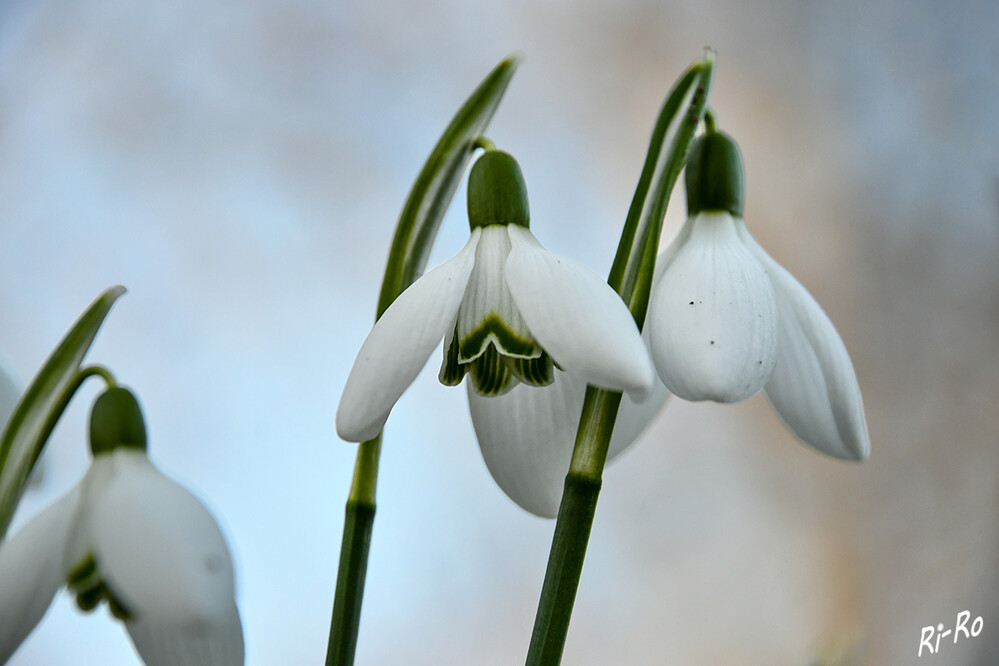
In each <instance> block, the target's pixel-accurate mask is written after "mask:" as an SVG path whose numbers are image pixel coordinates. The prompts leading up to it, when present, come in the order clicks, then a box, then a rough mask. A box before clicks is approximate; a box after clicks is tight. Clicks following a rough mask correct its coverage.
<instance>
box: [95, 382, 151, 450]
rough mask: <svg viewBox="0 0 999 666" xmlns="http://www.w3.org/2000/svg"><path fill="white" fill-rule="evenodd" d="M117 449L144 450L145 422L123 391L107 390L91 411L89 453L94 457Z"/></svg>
mask: <svg viewBox="0 0 999 666" xmlns="http://www.w3.org/2000/svg"><path fill="white" fill-rule="evenodd" d="M119 446H124V447H128V448H132V449H139V450H140V451H145V450H146V423H145V421H144V420H143V418H142V409H141V408H140V407H139V401H138V400H136V399H135V396H134V395H132V392H131V391H129V390H128V389H124V388H110V389H108V390H107V391H105V392H104V393H102V394H101V395H99V396H98V397H97V400H96V401H95V402H94V407H93V409H92V410H91V411H90V450H91V452H92V453H93V454H94V455H95V456H96V455H100V454H101V453H110V452H111V451H113V450H115V449H116V448H118V447H119Z"/></svg>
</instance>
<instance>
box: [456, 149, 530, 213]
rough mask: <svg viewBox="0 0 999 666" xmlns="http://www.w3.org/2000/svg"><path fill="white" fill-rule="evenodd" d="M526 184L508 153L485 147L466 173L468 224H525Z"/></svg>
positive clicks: (526, 211) (526, 207)
mask: <svg viewBox="0 0 999 666" xmlns="http://www.w3.org/2000/svg"><path fill="white" fill-rule="evenodd" d="M530 221H531V213H530V210H529V208H528V206H527V185H525V184H524V174H523V173H521V171H520V165H519V164H517V160H515V159H514V158H513V155H511V154H510V153H504V152H502V151H500V150H488V151H486V153H485V154H484V155H482V157H480V158H479V159H478V161H477V162H476V163H475V164H474V165H473V166H472V172H471V173H470V174H469V175H468V226H469V227H470V228H471V229H475V228H476V227H485V226H488V225H490V224H502V225H507V224H517V225H520V226H522V227H529V226H530Z"/></svg>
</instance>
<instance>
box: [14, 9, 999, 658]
mask: <svg viewBox="0 0 999 666" xmlns="http://www.w3.org/2000/svg"><path fill="white" fill-rule="evenodd" d="M997 30H999V10H997V9H996V5H995V4H994V3H992V2H984V1H983V2H964V3H950V4H946V5H945V4H944V3H938V2H935V1H929V0H927V1H922V2H904V1H902V0H882V1H875V2H867V1H865V2H860V1H848V2H842V3H784V2H778V1H777V0H769V1H765V2H760V3H739V2H731V1H729V0H713V1H708V2H676V3H659V2H637V3H634V2H631V3H629V2H623V3H603V2H597V1H587V2H577V3H568V2H555V1H548V2H526V1H525V2H513V3H503V4H500V3H474V4H473V3H460V2H436V3H420V4H419V5H416V4H408V3H401V2H387V3H345V2H314V1H312V0H294V1H292V2H282V3H278V2H265V1H263V0H249V1H240V2H234V1H227V2H216V3H204V2H194V1H192V0H176V1H174V2H170V3H135V2H125V1H122V0H102V1H94V2H85V1H81V0H61V1H59V0H53V1H48V2H42V1H30V0H19V1H13V2H7V3H4V4H3V5H0V248H3V257H4V259H3V261H0V312H2V313H3V317H2V320H3V322H4V325H2V326H0V355H2V357H3V358H4V359H5V363H6V367H8V368H9V369H10V371H11V373H12V374H13V375H14V376H15V377H17V378H18V379H19V380H20V381H21V382H26V381H28V380H29V379H30V377H31V376H32V375H33V373H34V372H35V371H36V369H37V368H38V366H39V365H40V364H41V362H42V361H43V359H44V358H45V356H46V354H47V353H48V351H49V350H50V349H51V348H52V346H53V345H54V344H55V343H56V341H57V340H58V339H59V337H60V336H61V335H62V333H63V332H64V331H65V329H66V328H67V327H68V326H69V324H70V323H71V322H72V321H73V320H74V319H75V317H76V316H77V315H78V314H79V313H80V312H81V311H82V310H83V308H84V307H85V306H86V305H87V304H88V303H89V302H90V301H91V300H92V299H93V298H94V297H96V296H97V294H98V293H100V291H102V290H103V289H104V288H106V287H108V286H110V285H113V284H118V283H120V284H124V285H126V286H127V287H128V289H129V293H128V294H127V295H126V296H125V297H124V298H123V299H121V301H120V302H119V304H118V305H116V306H115V309H114V310H113V311H112V313H111V315H110V317H109V319H108V321H107V323H106V326H105V328H104V330H103V331H102V332H101V334H100V336H99V338H98V340H97V343H96V344H95V345H94V348H93V351H92V353H91V354H90V356H89V358H90V359H91V360H93V361H97V362H100V363H104V364H107V365H109V366H110V367H111V368H112V369H113V370H114V372H115V373H116V374H117V375H118V377H119V379H120V381H122V382H123V383H125V384H127V385H130V386H131V387H133V388H134V389H135V390H136V391H137V393H138V394H139V396H140V399H141V400H142V402H143V405H144V407H145V411H146V416H147V421H148V426H149V430H150V435H151V440H150V445H151V455H152V457H153V459H154V460H155V461H156V462H157V463H158V464H159V466H160V467H161V468H162V469H163V470H164V471H165V472H167V473H169V474H170V475H172V476H173V477H175V478H177V479H178V480H180V481H182V482H183V483H184V484H186V485H187V486H189V487H190V488H191V489H192V490H194V491H195V492H197V493H198V495H199V496H201V497H202V498H204V500H205V501H206V503H207V504H208V505H209V506H210V507H211V509H212V510H213V512H214V513H215V515H216V516H217V517H218V518H219V520H220V523H221V524H222V526H223V529H224V531H225V533H226V534H227V536H228V538H229V541H230V545H231V547H232V549H233V551H234V556H235V559H236V567H237V574H238V584H239V603H240V608H241V610H242V615H243V621H244V625H245V630H246V645H247V663H248V664H251V665H254V666H264V665H269V664H314V663H321V660H322V658H323V655H324V654H325V646H326V636H327V630H328V622H329V615H330V607H331V600H332V591H333V585H334V577H335V566H336V562H337V556H338V551H339V543H340V531H341V527H342V512H343V502H344V500H345V497H346V493H347V487H348V484H349V478H350V473H351V468H352V465H353V454H354V447H353V445H349V444H345V443H343V442H340V441H339V440H338V439H337V437H336V435H335V433H334V432H333V427H332V426H333V414H334V410H335V406H336V403H337V400H338V397H339V393H340V391H341V389H342V387H343V383H344V381H345V379H346V375H347V372H348V371H349V369H350V365H351V363H352V361H353V356H354V354H355V352H356V350H357V349H358V347H359V346H360V344H361V341H362V340H363V338H364V336H365V335H366V333H367V331H368V329H369V327H370V324H371V320H372V318H373V314H374V306H375V300H376V297H377V292H378V286H379V283H380V280H381V274H382V271H383V264H384V259H385V256H386V254H387V251H388V244H389V239H390V236H391V233H392V229H393V227H394V224H395V220H396V216H397V215H398V212H399V210H400V208H401V206H402V202H403V200H404V198H405V195H406V193H407V191H408V189H409V186H410V184H411V183H412V180H413V178H414V177H415V175H416V173H417V171H418V170H419V168H420V165H421V164H422V162H423V160H424V159H425V157H426V155H427V153H428V152H429V150H430V148H431V147H432V145H433V143H434V142H435V141H436V139H437V137H438V136H439V134H440V132H441V130H442V129H443V127H444V125H445V124H446V122H447V121H448V119H449V118H450V117H451V115H452V114H453V112H454V111H455V110H456V109H457V107H458V105H459V104H460V103H461V101H462V100H463V99H464V98H465V96H466V95H467V94H468V93H469V92H470V91H471V90H472V88H473V87H474V86H475V85H476V84H477V82H478V81H479V80H480V79H481V78H482V77H483V76H484V75H485V74H486V73H487V72H488V71H489V69H490V68H491V67H492V66H493V65H495V63H496V62H498V61H499V60H500V59H501V58H502V57H504V56H505V55H507V54H508V53H510V52H512V51H520V52H522V53H523V54H524V55H525V60H524V63H523V64H522V66H521V69H520V71H519V72H518V73H517V75H516V77H515V79H514V81H513V83H512V85H511V87H510V89H509V91H508V94H507V98H506V100H505V101H504V103H503V105H502V107H501V108H500V110H499V113H498V114H497V116H496V118H495V121H494V123H493V125H492V127H491V129H490V132H489V135H490V136H491V137H492V138H493V139H494V140H495V141H496V142H497V144H498V145H499V146H500V147H501V148H504V149H506V150H509V151H511V152H513V153H514V154H515V155H516V156H517V157H518V159H519V160H520V162H521V165H522V166H523V169H524V172H525V175H526V178H527V182H528V184H529V188H530V197H531V204H532V213H533V215H532V217H533V228H534V230H535V233H536V234H537V236H538V238H539V239H540V240H541V242H542V243H544V244H545V245H546V246H548V247H549V248H550V249H552V250H555V251H558V252H561V253H565V254H569V255H572V256H574V257H576V258H578V259H580V260H581V261H584V262H585V263H586V264H588V265H589V266H591V267H592V268H593V269H594V270H596V271H598V272H600V273H605V272H606V271H607V269H608V268H609V266H610V262H611V258H612V256H613V251H614V247H615V245H616V239H617V234H618V233H619V230H620V225H621V223H622V222H623V219H624V215H625V213H626V210H627V207H628V203H629V202H630V199H631V195H632V192H633V189H634V186H635V183H636V181H637V178H638V174H639V171H640V168H641V165H642V161H643V159H644V155H645V150H646V147H647V140H648V135H649V132H650V130H651V126H652V122H653V120H654V118H655V114H656V112H657V110H658V107H659V105H660V104H661V102H662V99H663V97H664V95H665V93H666V91H667V90H668V88H669V86H670V85H671V84H672V82H673V80H674V79H675V78H676V76H677V75H678V74H679V73H680V72H681V70H682V69H683V68H684V67H685V66H686V65H687V64H688V63H689V62H690V61H692V60H693V59H694V58H696V57H698V56H699V55H700V54H701V52H702V48H703V47H704V46H705V45H710V46H712V47H714V48H715V49H716V50H717V52H718V61H717V69H716V71H717V74H716V78H715V85H714V91H713V93H712V96H711V103H712V105H713V107H714V108H715V110H716V113H717V116H718V118H719V122H720V124H721V126H722V127H723V128H724V129H726V130H728V131H729V132H731V133H732V134H733V135H735V137H736V138H737V139H738V140H739V141H740V143H741V145H742V147H743V149H744V151H745V153H746V162H747V178H748V185H749V192H748V207H747V220H748V223H749V225H750V228H751V230H753V232H754V233H755V234H756V236H757V238H758V239H759V240H760V241H761V242H762V243H763V244H764V245H765V246H766V247H767V248H768V249H769V250H770V251H771V253H772V254H773V255H774V256H775V257H776V258H777V259H778V260H779V261H781V262H782V263H784V264H785V265H786V266H787V267H788V268H789V269H790V270H791V271H792V272H794V273H795V274H796V275H797V276H798V277H799V278H800V279H801V280H802V281H803V282H804V283H805V284H806V286H808V287H809V288H810V289H811V290H812V291H813V293H814V294H815V295H816V296H817V297H818V298H819V299H820V301H821V302H822V303H823V304H824V306H825V307H826V308H827V310H828V312H829V313H830V315H831V316H832V317H833V319H834V320H835V321H836V322H837V324H838V326H839V328H840V331H841V333H842V334H843V337H844V339H845V340H846V342H847V345H848V347H849V348H850V350H851V353H852V354H853V357H854V359H855V361H856V363H857V366H858V375H859V377H860V381H861V385H862V387H863V389H864V392H865V398H866V402H867V407H868V419H869V423H870V429H871V436H872V444H873V457H872V458H871V460H870V461H869V462H868V463H866V464H864V465H863V466H849V465H843V464H839V463H835V462H833V461H830V460H828V459H825V458H823V457H821V456H819V455H817V454H815V453H813V452H811V451H809V450H806V449H805V448H804V447H801V446H800V445H798V444H797V443H796V442H795V441H794V439H793V437H792V436H791V435H790V434H789V433H788V432H787V431H786V430H785V429H784V428H783V427H782V426H781V424H780V423H779V421H778V420H777V419H776V417H775V416H774V415H773V413H772V411H771V410H770V408H769V406H768V405H767V403H766V402H765V400H764V399H763V398H762V397H756V398H753V399H751V400H749V401H747V402H746V403H744V404H741V405H738V406H719V405H711V404H708V405H691V404H684V403H680V402H679V401H676V402H672V403H670V405H669V406H668V408H667V410H666V411H665V413H664V414H663V416H662V417H661V418H660V419H659V421H658V422H657V423H656V425H655V427H654V429H653V430H652V432H650V433H649V435H648V436H647V437H646V438H644V441H643V442H642V443H641V444H640V445H639V446H637V447H636V448H635V449H634V451H633V452H631V453H630V454H629V455H627V456H625V457H624V458H623V459H622V461H621V462H620V463H618V464H616V465H614V466H612V467H611V468H610V469H609V470H608V473H607V475H606V478H605V484H604V492H603V497H602V501H601V506H600V510H599V511H598V514H597V519H596V524H595V526H594V534H593V541H592V545H591V548H590V551H589V555H588V559H587V566H586V569H585V570H584V575H583V581H582V585H581V589H580V594H579V599H578V603H577V608H576V613H575V616H574V621H573V627H572V631H571V632H570V635H569V641H568V645H567V648H566V656H565V663H566V664H567V666H568V665H577V664H587V665H603V664H639V665H641V664H649V665H653V664H662V663H675V664H731V663H740V664H776V663H780V664H805V663H809V660H810V659H813V658H815V657H816V656H817V655H828V656H835V655H847V656H848V655H850V654H853V655H855V656H856V661H855V662H849V663H863V664H878V665H883V664H901V663H909V660H910V659H914V657H915V654H916V649H917V646H918V639H919V635H920V629H921V627H923V626H925V625H929V624H935V623H937V622H952V621H953V617H954V615H955V614H956V613H957V612H958V611H960V610H964V609H969V610H971V611H972V612H973V617H974V616H977V615H982V616H983V618H984V626H985V629H984V632H983V634H982V635H981V636H980V637H978V638H976V639H974V640H972V641H966V642H962V643H960V644H958V645H954V646H949V647H948V648H947V652H944V651H941V654H940V655H936V656H935V657H934V661H933V663H934V664H937V665H940V664H989V663H993V662H992V658H993V657H992V655H994V654H995V653H996V652H999V630H997V629H995V628H994V627H996V626H999V625H997V623H999V596H997V595H996V594H995V590H996V589H997V584H999V580H997V578H996V575H995V571H996V565H997V564H999V557H997V548H996V547H997V543H999V529H997V528H996V525H997V518H999V516H997V515H996V507H997V506H999V478H997V473H996V470H997V464H999V451H997V444H999V441H997V440H999V436H997V432H999V417H997V416H996V413H995V405H996V402H997V398H999V339H997V338H999V336H997V331H999V262H997V261H996V256H997V250H999V247H997V245H999V243H997V236H999V234H997V231H999V214H997V211H999V157H997V155H999V151H997V148H999V131H997V129H996V128H997V126H999V123H997V119H999V87H997V85H996V82H997V80H999V79H997V70H996V65H997V62H999V53H997V47H996V45H995V41H994V40H995V35H996V34H997ZM682 205H683V201H682V197H679V196H678V197H677V199H676V201H675V202H674V206H673V208H672V210H671V211H670V214H669V216H668V218H667V235H669V234H671V233H672V231H673V230H675V229H676V227H677V225H678V224H679V223H680V221H681V220H682V216H683V211H682ZM463 206H464V195H463V193H460V194H459V195H458V197H457V198H456V200H455V203H454V206H453V207H452V211H451V212H450V213H449V215H448V217H447V218H446V220H445V222H444V225H443V228H442V231H441V235H440V241H439V244H438V247H437V248H436V249H435V251H434V255H433V258H432V259H431V263H432V264H433V263H437V262H439V261H441V260H443V259H444V258H446V257H448V256H450V255H451V254H453V253H454V252H455V251H456V250H457V249H458V248H459V247H461V245H462V244H463V243H464V241H465V239H466V237H467V236H466V234H467V227H466V226H465V221H464V218H463V215H462V211H463ZM438 362H439V361H438V358H437V357H436V355H435V357H434V358H433V359H432V360H431V363H430V366H431V367H430V370H428V371H427V372H425V373H424V375H423V376H421V378H420V379H419V380H418V381H417V384H416V385H415V386H414V388H413V389H412V390H411V391H410V392H408V393H407V394H406V395H405V396H404V397H403V398H402V400H401V401H400V403H399V404H398V406H397V408H396V409H395V411H394V412H393V414H392V418H391V419H390V420H389V424H388V429H387V433H386V444H385V449H384V454H383V464H382V474H381V478H380V481H379V491H380V496H379V509H378V519H377V521H376V526H375V534H374V540H373V544H372V554H371V563H370V568H369V578H368V587H367V596H366V598H365V604H364V623H363V625H362V629H361V636H360V643H359V648H358V664H359V665H365V664H367V665H373V664H393V665H394V664H515V663H521V662H522V660H523V655H524V654H525V652H526V646H527V643H528V640H529V636H530V630H531V624H532V621H533V617H534V609H535V604H536V601H537V595H538V592H539V589H540V583H541V579H542V576H543V571H544V566H545V562H546V559H547V553H548V544H549V540H550V535H551V530H552V523H550V522H548V521H543V520H540V519H536V518H533V517H531V516H529V515H527V514H525V513H524V512H522V511H521V510H520V509H518V508H517V507H516V506H514V505H513V504H512V503H511V502H510V501H509V500H507V499H506V498H505V496H504V495H503V494H502V493H501V492H500V491H499V490H498V489H497V487H496V486H495V485H494V484H493V483H492V481H491V479H490V478H489V475H488V472H487V470H486V469H485V466H484V465H483V464H482V460H481V457H480V455H479V453H478V450H477V447H476V445H475V441H474V438H473V435H472V431H471V427H470V423H469V419H468V416H467V408H466V406H465V404H464V391H463V390H449V389H446V388H444V387H441V386H439V385H438V384H437V382H436V379H435V375H436V369H437V364H438ZM95 391H96V388H95V387H94V386H92V385H88V386H87V388H86V389H85V390H84V391H83V392H81V394H80V395H79V396H78V397H77V398H76V400H75V401H74V402H73V404H72V407H71V409H70V410H69V411H68V412H67V414H66V415H65V417H64V418H63V421H62V423H61V424H60V426H59V428H58V429H57V430H56V432H55V435H54V437H53V439H52V441H51V444H50V446H49V449H48V453H47V455H46V468H45V475H44V478H43V480H42V483H41V485H40V486H39V487H38V488H37V489H36V490H35V491H33V492H32V494H30V495H29V496H28V497H27V498H26V499H25V501H24V503H23V505H22V509H21V511H20V513H19V514H18V519H17V522H18V523H21V522H22V521H23V520H24V519H25V518H26V517H27V516H28V515H30V514H33V513H34V512H36V511H37V510H38V509H39V508H41V507H42V506H44V505H45V504H47V503H48V502H50V501H51V500H52V499H53V498H54V497H57V496H58V495H59V494H61V493H62V492H64V491H65V489H67V488H68V487H70V486H71V485H72V484H73V483H74V482H75V481H76V479H78V478H79V476H80V475H81V474H82V473H83V471H84V469H85V467H86V448H85V445H84V439H83V434H84V432H85V422H86V415H87V409H88V406H89V402H90V401H91V400H92V399H93V395H94V392H95ZM132 663H135V657H134V656H133V651H132V648H131V645H130V644H129V642H128V641H127V638H126V637H125V634H124V632H123V631H122V630H121V628H120V627H119V626H118V625H117V624H116V623H115V622H112V621H111V620H110V619H109V617H108V616H107V614H106V613H95V614H90V615H81V614H78V613H77V612H76V611H75V607H74V606H73V603H72V601H71V600H70V599H69V598H68V597H67V596H66V595H60V596H59V597H58V598H57V601H56V603H55V604H54V606H53V608H52V609H51V611H50V612H49V614H48V615H47V616H46V618H45V620H44V621H43V622H42V624H41V625H40V626H39V628H38V629H37V630H36V631H35V632H34V634H33V635H32V636H31V637H30V638H29V640H28V641H27V642H26V643H25V644H24V646H23V647H22V649H21V650H20V652H19V653H18V654H17V655H15V657H14V658H13V660H12V661H11V664H16V665H18V666H25V665H29V664H132ZM842 663H848V662H846V661H844V662H842Z"/></svg>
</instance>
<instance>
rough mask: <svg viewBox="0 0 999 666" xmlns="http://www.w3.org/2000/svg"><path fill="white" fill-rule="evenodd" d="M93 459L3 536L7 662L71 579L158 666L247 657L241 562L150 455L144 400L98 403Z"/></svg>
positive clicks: (72, 587)
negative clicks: (236, 575) (238, 575)
mask: <svg viewBox="0 0 999 666" xmlns="http://www.w3.org/2000/svg"><path fill="white" fill-rule="evenodd" d="M90 433H91V434H90V438H91V449H92V451H93V454H94V459H93V462H92V463H91V465H90V468H89V469H88V470H87V472H86V474H85V475H84V477H83V478H82V479H81V480H80V482H79V484H77V486H76V487H75V488H73V489H72V490H71V491H70V492H69V493H68V494H67V495H65V496H64V497H63V498H62V499H60V500H59V501H57V502H56V503H55V504H53V505H52V506H50V507H49V508H48V509H46V510H44V511H43V512H42V513H41V514H39V515H38V516H36V517H35V518H34V519H32V520H31V521H30V522H28V523H27V524H26V525H25V526H24V527H23V528H22V529H21V530H20V531H19V532H18V533H17V534H15V535H14V536H13V537H12V538H10V539H9V540H8V541H6V542H5V543H3V544H0V663H3V662H5V661H6V660H7V659H8V658H9V657H10V656H11V655H12V654H13V653H14V651H15V650H16V649H17V648H18V646H19V645H20V644H21V642H22V641H23V640H24V638H25V637H26V636H27V635H28V634H29V633H31V631H32V629H34V627H35V625H36V624H38V622H39V621H40V620H41V618H42V616H43V615H44V614H45V611H46V610H47V609H48V607H49V605H50V604H51V603H52V599H53V597H54V596H55V594H56V592H57V591H58V590H59V588H60V587H62V586H63V585H67V587H68V589H69V591H70V592H71V593H72V594H74V595H75V596H76V600H77V604H78V605H79V607H80V608H81V609H83V610H91V609H93V608H95V607H96V606H97V605H98V604H100V603H101V602H102V601H106V602H107V603H108V606H109V609H110V611H111V613H112V614H113V615H114V616H115V617H117V618H119V619H120V620H122V621H123V622H124V623H125V628H126V629H127V630H128V633H129V635H130V636H131V638H132V642H133V643H134V645H135V648H136V650H137V651H138V652H139V655H140V656H141V657H142V659H143V661H145V663H146V664H149V665H150V666H156V665H176V664H198V665H209V666H216V665H219V666H226V665H229V664H233V665H238V664H242V663H243V632H242V627H241V624H240V619H239V612H238V610H237V608H236V603H235V599H234V583H233V571H232V562H231V559H230V556H229V550H228V548H227V547H226V543H225V540H224V538H223V537H222V534H221V532H220V531H219V528H218V526H217V525H216V523H215V520H214V519H213V518H212V516H211V514H210V513H209V512H208V510H207V509H206V508H205V507H204V506H203V505H202V504H201V502H199V501H198V500H197V499H196V498H195V497H194V496H193V495H192V494H191V493H189V492H188V491H187V490H185V489H184V488H182V487H181V486H179V485H177V484H176V483H174V482H173V481H171V480H170V479H168V478H166V477H165V476H163V475H162V474H161V473H160V472H159V471H157V470H156V468H155V467H153V466H152V464H151V463H150V462H149V459H148V458H147V457H146V451H145V447H146V432H145V425H144V423H143V420H142V414H141V412H140V410H139V405H138V402H137V401H136V400H135V397H134V396H133V395H132V394H131V393H130V392H129V391H127V390H126V389H121V388H112V389H109V390H108V391H107V392H105V393H104V394H102V395H101V396H100V397H99V398H98V400H97V402H96V403H95V404H94V408H93V412H92V414H91V424H90Z"/></svg>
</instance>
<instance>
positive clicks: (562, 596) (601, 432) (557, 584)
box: [527, 386, 621, 666]
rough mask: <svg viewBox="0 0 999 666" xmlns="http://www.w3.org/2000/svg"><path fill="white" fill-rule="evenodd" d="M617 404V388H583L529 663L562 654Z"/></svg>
mask: <svg viewBox="0 0 999 666" xmlns="http://www.w3.org/2000/svg"><path fill="white" fill-rule="evenodd" d="M620 405H621V394H620V393H612V392H610V391H602V390H600V389H596V388H594V387H592V386H588V387H587V388H586V398H585V399H584V401H583V412H582V415H581V416H580V420H579V430H578V431H577V435H576V446H575V449H574V450H573V454H572V463H571V465H570V466H569V474H568V475H567V476H566V477H565V489H564V491H563V493H562V503H561V504H560V505H559V509H558V521H557V523H556V524H555V535H554V537H552V549H551V553H550V554H549V556H548V570H547V571H546V572H545V582H544V585H543V586H542V588H541V601H540V602H539V603H538V614H537V616H536V617H535V619H534V633H533V634H532V635H531V646H530V648H529V650H528V653H527V665H528V666H557V665H558V663H559V662H560V661H561V660H562V650H563V648H564V647H565V638H566V635H567V634H568V632H569V621H570V620H571V619H572V606H573V603H574V602H575V600H576V589H577V588H578V587H579V578H580V575H581V574H582V571H583V559H584V558H585V557H586V544H587V542H588V541H589V539H590V528H591V527H592V526H593V516H594V514H595V513H596V510H597V497H598V496H599V494H600V485H601V483H602V478H603V469H604V464H605V463H606V462H607V450H608V448H609V447H610V439H611V433H612V432H613V430H614V421H615V419H616V418H617V410H618V407H620Z"/></svg>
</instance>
